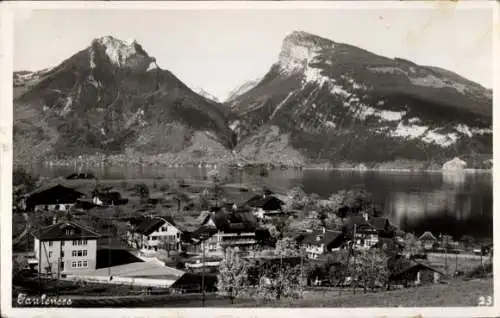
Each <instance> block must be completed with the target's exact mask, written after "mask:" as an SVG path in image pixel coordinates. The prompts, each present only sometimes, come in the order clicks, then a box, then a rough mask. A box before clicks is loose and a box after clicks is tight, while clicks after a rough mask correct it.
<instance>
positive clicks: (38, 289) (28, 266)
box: [13, 170, 493, 306]
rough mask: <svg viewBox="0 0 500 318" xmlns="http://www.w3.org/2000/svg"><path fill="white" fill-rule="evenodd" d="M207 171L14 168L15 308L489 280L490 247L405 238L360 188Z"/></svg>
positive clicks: (434, 236)
mask: <svg viewBox="0 0 500 318" xmlns="http://www.w3.org/2000/svg"><path fill="white" fill-rule="evenodd" d="M208 175H209V176H208V177H207V178H206V179H205V180H197V181H194V180H182V179H178V180H166V179H155V180H146V181H144V182H142V181H135V180H127V181H124V180H120V181H116V182H110V181H107V180H97V179H95V178H94V176H93V175H92V174H91V173H80V174H73V175H71V176H67V177H66V178H58V179H55V180H44V181H40V180H39V179H36V180H35V179H34V178H33V177H32V176H30V175H29V174H28V173H26V172H24V171H18V172H17V181H16V172H15V173H14V179H15V180H14V183H15V186H14V195H13V198H14V200H13V202H14V208H13V305H15V304H16V300H17V299H18V298H19V295H20V294H22V295H38V294H41V293H43V294H46V295H50V296H59V295H66V296H67V295H71V296H72V299H73V304H74V305H75V306H78V305H80V306H106V305H117V304H120V305H124V306H126V305H127V304H128V305H130V306H131V304H132V303H133V305H134V306H137V305H140V303H141V302H144V303H147V302H148V300H149V301H151V300H152V299H154V298H155V297H157V298H159V301H161V303H162V304H163V306H168V303H169V301H168V299H173V300H171V301H170V302H171V303H174V302H176V303H181V304H183V303H184V304H188V306H192V305H196V306H205V305H206V306H210V304H212V306H213V305H217V306H218V305H220V304H221V303H220V301H221V299H222V300H223V301H225V303H228V304H239V305H242V304H244V302H245V300H247V301H248V300H252V301H254V300H255V299H260V300H261V301H262V302H263V303H266V304H269V303H270V302H271V303H272V302H279V301H282V300H283V299H295V300H298V299H304V298H307V293H314V292H316V291H321V292H324V289H325V288H326V289H327V290H329V291H335V292H336V293H338V295H342V294H349V295H350V294H365V293H372V294H378V293H382V292H388V291H389V292H390V291H393V290H406V289H412V288H417V289H418V288H429V287H428V286H444V285H447V284H451V283H453V282H460V283H462V282H463V281H467V280H471V279H488V278H489V279H491V275H492V256H493V245H492V243H491V242H479V241H475V239H474V238H473V237H471V236H463V237H460V238H453V237H451V236H449V235H445V234H442V233H432V232H430V231H425V232H424V233H405V232H404V231H402V230H401V229H399V228H398V227H397V226H396V225H394V224H392V223H391V221H390V220H389V219H388V218H387V217H386V216H385V214H384V211H383V207H381V206H378V205H377V204H375V203H374V202H373V201H372V200H371V198H370V194H369V193H366V191H364V190H363V189H358V188H356V189H346V190H343V191H340V192H339V193H335V194H332V196H331V197H330V198H327V199H324V198H320V197H319V196H317V195H315V194H306V193H305V192H304V191H303V190H302V188H301V186H300V185H296V186H295V187H294V188H292V189H288V190H287V191H286V192H285V191H283V190H282V189H279V190H273V189H271V187H268V186H254V185H251V184H244V183H228V181H227V180H224V178H221V177H220V176H219V174H218V172H217V171H216V170H214V171H211V172H210V173H209V174H208ZM16 183H17V185H16ZM426 286H427V287H426ZM336 295H337V294H336ZM23 297H24V296H23ZM168 297H174V298H168ZM184 300H185V302H183V301H184ZM332 301H333V300H332ZM325 302H326V303H325V304H324V305H325V306H328V305H329V303H328V301H325ZM34 305H36V303H35V304H34ZM343 306H345V304H343Z"/></svg>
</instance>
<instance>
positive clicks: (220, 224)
mask: <svg viewBox="0 0 500 318" xmlns="http://www.w3.org/2000/svg"><path fill="white" fill-rule="evenodd" d="M209 219H212V221H213V223H214V225H215V227H216V229H217V230H219V231H223V232H226V233H227V232H246V231H249V232H253V231H255V230H256V229H257V228H258V220H257V218H256V217H255V215H253V213H251V212H238V211H235V212H225V211H219V212H214V213H212V214H210V215H208V216H207V217H206V218H205V220H204V221H203V223H202V225H206V223H207V222H208V220H209Z"/></svg>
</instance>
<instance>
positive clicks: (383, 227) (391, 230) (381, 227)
mask: <svg viewBox="0 0 500 318" xmlns="http://www.w3.org/2000/svg"><path fill="white" fill-rule="evenodd" d="M368 222H369V223H370V224H371V225H372V226H373V227H374V228H375V229H376V230H377V233H378V235H379V236H380V237H386V238H391V237H394V235H395V230H396V227H395V226H394V225H392V224H391V222H390V221H389V219H387V218H384V217H372V218H369V220H368Z"/></svg>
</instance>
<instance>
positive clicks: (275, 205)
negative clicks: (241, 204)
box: [245, 194, 285, 211]
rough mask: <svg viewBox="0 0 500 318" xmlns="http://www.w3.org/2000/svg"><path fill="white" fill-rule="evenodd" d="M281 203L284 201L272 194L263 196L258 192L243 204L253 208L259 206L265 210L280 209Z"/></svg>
mask: <svg viewBox="0 0 500 318" xmlns="http://www.w3.org/2000/svg"><path fill="white" fill-rule="evenodd" d="M283 204H285V203H284V202H283V201H281V200H280V199H278V198H277V197H275V196H273V195H265V196H264V195H260V194H258V195H255V196H253V197H252V198H250V199H249V200H248V201H247V202H245V205H248V206H251V207H255V208H261V209H263V210H266V211H270V210H279V209H281V207H282V206H283Z"/></svg>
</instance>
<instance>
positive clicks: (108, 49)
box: [90, 35, 156, 71]
mask: <svg viewBox="0 0 500 318" xmlns="http://www.w3.org/2000/svg"><path fill="white" fill-rule="evenodd" d="M98 51H103V52H104V53H105V55H106V56H107V59H108V60H109V62H111V64H113V65H115V66H117V67H121V68H129V69H133V70H142V71H144V70H147V69H150V68H151V64H154V63H155V61H156V60H155V58H153V57H151V56H149V54H148V53H147V52H146V51H145V50H144V49H143V48H142V46H141V45H140V44H139V43H138V42H137V41H136V40H135V39H131V40H127V41H123V40H120V39H117V38H115V37H113V36H111V35H107V36H102V37H99V38H96V39H94V40H93V41H92V45H91V47H90V53H91V54H90V65H91V68H95V66H96V53H97V52H98Z"/></svg>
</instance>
